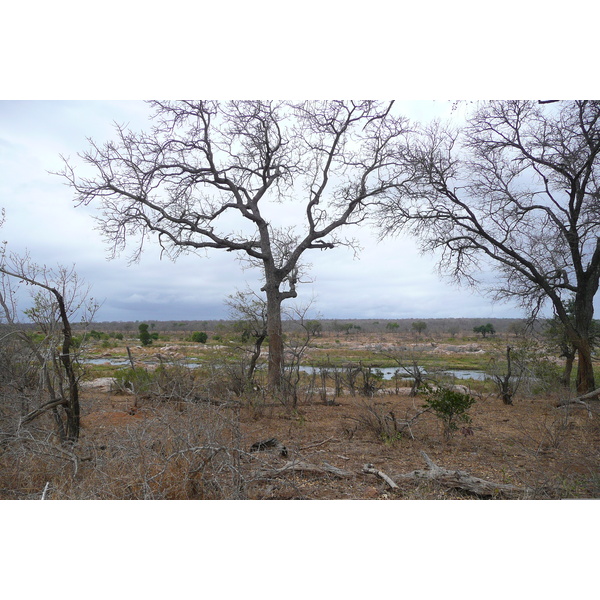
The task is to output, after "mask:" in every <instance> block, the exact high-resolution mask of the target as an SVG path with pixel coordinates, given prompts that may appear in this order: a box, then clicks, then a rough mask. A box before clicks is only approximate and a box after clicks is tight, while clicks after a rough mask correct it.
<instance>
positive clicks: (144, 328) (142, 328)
mask: <svg viewBox="0 0 600 600" xmlns="http://www.w3.org/2000/svg"><path fill="white" fill-rule="evenodd" d="M138 329H139V332H140V342H142V346H148V345H150V344H151V343H152V335H151V333H150V332H149V331H148V324H147V323H140V324H139V326H138Z"/></svg>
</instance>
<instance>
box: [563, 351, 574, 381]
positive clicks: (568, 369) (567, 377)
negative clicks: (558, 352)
mask: <svg viewBox="0 0 600 600" xmlns="http://www.w3.org/2000/svg"><path fill="white" fill-rule="evenodd" d="M563 356H564V357H565V369H564V371H563V374H562V377H561V383H562V385H563V387H566V388H569V387H571V373H572V372H573V362H574V361H575V351H574V350H571V349H570V348H569V349H567V350H566V351H565V352H564V353H563Z"/></svg>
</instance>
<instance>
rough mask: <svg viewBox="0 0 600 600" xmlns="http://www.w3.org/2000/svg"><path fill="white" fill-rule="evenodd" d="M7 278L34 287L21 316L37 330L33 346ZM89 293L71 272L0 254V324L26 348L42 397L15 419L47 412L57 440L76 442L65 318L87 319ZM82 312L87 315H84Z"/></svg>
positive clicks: (91, 306) (75, 397) (75, 381)
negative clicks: (34, 365) (30, 303)
mask: <svg viewBox="0 0 600 600" xmlns="http://www.w3.org/2000/svg"><path fill="white" fill-rule="evenodd" d="M11 280H18V281H19V282H24V283H26V284H28V285H31V286H34V287H35V288H36V289H37V290H38V292H37V293H36V294H34V295H33V300H34V303H33V306H32V307H31V308H29V309H27V310H26V311H24V312H25V313H26V315H27V316H28V317H29V318H30V319H31V321H32V322H33V323H35V324H36V326H37V327H38V328H39V330H40V331H41V335H42V338H43V339H42V341H41V342H39V343H38V342H36V341H34V338H33V337H32V335H31V331H26V330H25V329H24V328H23V327H22V326H20V324H19V320H18V308H17V302H16V300H15V291H14V289H13V286H12V285H11ZM88 291H89V289H88V288H86V287H85V286H84V285H83V284H82V282H81V281H80V280H79V278H78V276H77V273H76V272H75V270H74V268H71V269H68V268H65V267H58V269H56V270H52V269H49V268H47V267H45V266H44V267H40V266H38V265H36V264H34V263H33V262H32V261H31V260H30V258H29V256H28V255H25V256H23V257H19V256H17V255H14V254H13V255H7V253H6V245H3V247H2V251H1V252H0V322H2V321H4V322H5V323H6V324H8V325H10V327H11V329H12V332H13V333H14V334H15V335H16V336H17V338H18V339H19V341H20V342H21V343H22V344H24V345H26V346H27V347H28V348H29V350H30V352H31V355H32V356H33V358H34V360H35V361H36V362H37V364H38V368H39V375H40V378H41V380H42V382H43V387H44V389H45V392H46V394H47V396H46V399H44V396H43V395H40V394H37V396H38V398H39V400H40V403H39V405H38V406H37V407H36V408H35V409H33V410H31V411H28V412H27V413H26V414H23V415H22V416H21V424H26V423H28V422H30V421H33V420H34V419H36V418H37V417H39V416H41V415H42V414H44V413H46V412H47V411H51V413H52V415H53V416H54V419H55V422H56V426H57V431H58V435H59V437H60V439H61V440H62V441H70V442H74V441H77V439H78V438H79V428H80V409H79V377H78V375H77V373H76V368H75V364H74V347H75V343H74V339H73V333H72V329H71V322H70V319H71V318H72V316H73V315H74V314H75V313H77V312H80V313H83V314H84V319H86V320H87V321H88V322H89V321H91V319H92V317H93V314H94V312H95V310H96V308H97V305H96V304H95V303H94V301H93V299H90V300H89V302H88V301H86V300H87V295H88ZM85 313H87V314H85Z"/></svg>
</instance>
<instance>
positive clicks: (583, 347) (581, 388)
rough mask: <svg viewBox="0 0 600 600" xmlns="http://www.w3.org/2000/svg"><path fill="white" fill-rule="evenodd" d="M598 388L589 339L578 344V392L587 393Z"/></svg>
mask: <svg viewBox="0 0 600 600" xmlns="http://www.w3.org/2000/svg"><path fill="white" fill-rule="evenodd" d="M595 389H596V381H595V378H594V365H593V363H592V349H591V347H590V344H589V342H588V341H587V340H582V342H581V344H578V345H577V392H578V393H579V394H586V393H587V392H591V391H593V390H595Z"/></svg>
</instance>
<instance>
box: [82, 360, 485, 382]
mask: <svg viewBox="0 0 600 600" xmlns="http://www.w3.org/2000/svg"><path fill="white" fill-rule="evenodd" d="M84 362H85V363H88V364H91V365H102V364H109V365H114V366H122V367H126V366H128V365H129V360H127V359H126V358H124V359H123V358H90V359H88V360H86V361H84ZM147 364H148V365H149V366H150V365H156V364H158V363H157V362H156V361H152V362H150V361H149V362H148V363H147ZM183 366H185V367H189V368H190V369H195V368H197V367H199V366H200V365H199V364H198V363H183ZM300 370H301V371H303V372H304V373H309V374H312V373H317V374H319V373H320V371H321V369H320V367H305V366H302V367H300ZM372 371H373V372H376V371H379V372H381V373H382V374H383V379H385V380H390V379H393V378H394V374H395V373H396V371H397V369H396V368H395V367H386V368H381V369H372ZM444 373H445V374H447V375H453V376H454V377H456V379H473V380H475V381H483V380H484V379H485V373H484V372H483V371H477V370H468V369H453V370H449V371H444ZM400 377H401V379H412V378H411V377H410V376H409V375H406V374H401V375H400Z"/></svg>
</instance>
